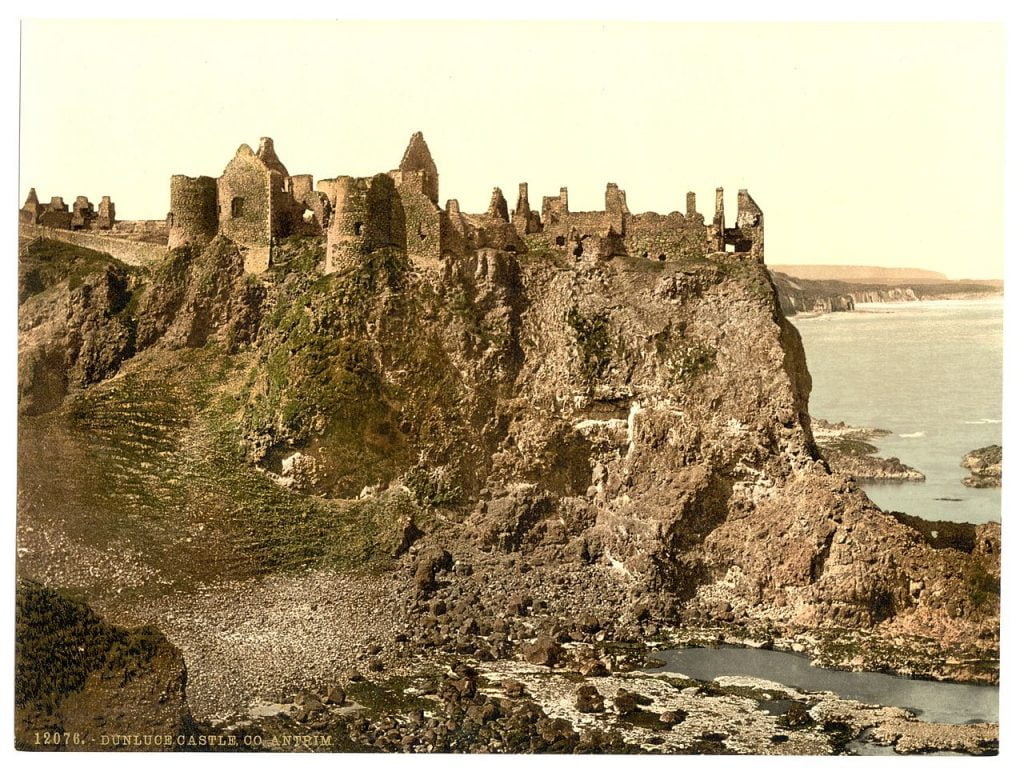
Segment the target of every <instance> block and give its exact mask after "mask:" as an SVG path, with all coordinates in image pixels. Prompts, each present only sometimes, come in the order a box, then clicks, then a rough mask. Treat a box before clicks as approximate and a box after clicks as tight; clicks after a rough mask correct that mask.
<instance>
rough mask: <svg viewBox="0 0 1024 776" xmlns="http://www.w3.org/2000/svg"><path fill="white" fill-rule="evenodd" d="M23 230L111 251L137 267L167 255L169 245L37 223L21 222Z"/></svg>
mask: <svg viewBox="0 0 1024 776" xmlns="http://www.w3.org/2000/svg"><path fill="white" fill-rule="evenodd" d="M21 232H22V234H25V235H28V236H32V237H45V238H47V239H50V240H59V241H60V242H63V243H68V244H69V245H77V246H79V247H81V248H89V249H91V250H94V251H100V252H102V253H109V254H110V255H111V256H113V257H114V258H115V259H118V260H120V261H123V262H124V263H125V264H132V265H134V266H136V267H142V266H146V265H148V264H152V263H154V262H157V261H159V260H160V259H162V258H163V257H164V256H165V255H167V247H166V246H164V245H156V244H154V243H148V242H136V241H134V240H124V239H119V238H117V237H109V236H107V235H105V234H99V233H97V232H88V231H72V230H70V229H53V228H51V227H47V226H37V225H35V224H21Z"/></svg>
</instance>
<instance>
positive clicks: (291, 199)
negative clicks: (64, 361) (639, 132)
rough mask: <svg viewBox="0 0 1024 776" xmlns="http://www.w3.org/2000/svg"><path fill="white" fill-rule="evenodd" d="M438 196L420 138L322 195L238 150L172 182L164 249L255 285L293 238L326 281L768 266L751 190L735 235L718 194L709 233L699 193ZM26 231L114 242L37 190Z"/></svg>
mask: <svg viewBox="0 0 1024 776" xmlns="http://www.w3.org/2000/svg"><path fill="white" fill-rule="evenodd" d="M438 196H439V178H438V172H437V165H436V164H435V163H434V160H433V157H432V156H431V153H430V149H429V147H428V146H427V143H426V140H425V139H424V138H423V134H422V133H420V132H417V133H415V134H414V135H413V136H412V138H411V139H410V141H409V144H408V146H407V148H406V150H405V153H404V154H403V155H402V159H401V161H400V162H399V165H398V168H397V169H394V170H391V171H390V172H387V173H378V174H377V175H373V176H369V177H352V176H348V175H340V176H337V177H335V178H328V179H324V180H320V181H318V182H317V184H316V188H314V186H313V176H311V175H291V174H289V172H288V169H287V167H285V165H284V163H283V162H282V161H281V159H280V158H279V157H278V155H277V152H276V150H275V148H274V141H273V140H271V139H270V138H267V137H264V138H261V139H260V143H259V146H258V149H257V150H256V151H253V149H252V148H251V147H250V146H248V145H246V144H243V145H241V146H239V148H238V150H237V151H236V152H235V155H234V157H233V158H232V159H231V160H230V161H229V162H228V164H227V166H226V167H225V168H224V172H223V173H222V174H221V176H220V177H219V178H211V177H207V176H199V177H196V178H192V177H189V176H186V175H175V176H173V177H172V178H171V191H170V211H169V212H168V214H167V222H166V228H167V246H168V247H169V248H182V247H186V246H192V247H195V248H202V246H204V245H205V244H207V243H208V242H209V241H210V240H212V239H213V238H214V237H215V236H216V235H218V234H219V235H223V236H225V237H227V238H229V239H231V240H232V241H234V242H235V243H236V244H237V245H238V246H239V247H240V249H241V250H242V252H243V254H244V255H245V267H246V270H247V271H249V272H252V273H260V272H262V271H264V270H266V269H267V268H268V267H270V265H271V264H272V262H273V259H274V248H275V246H276V245H277V244H278V243H279V241H280V240H283V239H285V238H287V237H290V236H293V235H309V236H317V235H322V236H324V237H326V240H327V258H326V262H325V267H324V270H325V272H328V273H331V272H336V271H339V270H341V269H344V268H346V267H352V266H358V264H359V263H360V262H362V261H364V257H365V256H366V255H368V254H370V253H373V252H374V251H378V250H383V249H394V250H398V251H403V252H405V253H406V254H407V255H408V256H409V257H410V259H412V261H413V262H414V263H415V264H417V265H419V266H423V267H442V266H444V265H445V264H446V263H448V262H450V261H451V260H452V259H453V258H454V257H456V256H465V255H468V254H471V253H473V252H480V251H487V252H491V251H506V252H510V253H525V252H526V251H527V250H528V245H529V247H533V248H537V247H546V248H547V249H549V250H553V251H556V252H562V253H564V254H565V255H566V256H567V257H568V258H571V259H575V260H584V259H586V260H604V259H610V258H612V257H613V256H631V257H635V258H640V259H648V260H651V261H687V260H693V259H699V258H703V257H705V256H708V255H710V254H714V253H723V252H730V251H731V252H732V253H734V254H735V255H736V257H737V259H744V258H745V259H748V260H751V261H756V262H760V263H763V262H764V214H763V213H762V211H761V209H760V208H759V207H758V205H757V203H756V202H755V201H754V199H753V198H752V197H751V196H750V194H749V193H748V192H747V190H746V189H740V191H739V194H738V197H737V217H736V223H735V225H734V226H732V227H727V226H726V225H725V206H724V192H723V190H722V189H721V188H719V189H717V190H716V192H715V214H714V217H713V218H712V220H711V222H710V223H706V222H705V219H704V216H703V215H701V214H700V213H699V212H698V211H697V196H696V194H695V193H694V192H692V191H691V192H688V193H687V194H686V210H685V212H682V213H681V212H678V211H676V212H672V213H669V214H668V215H661V214H658V213H639V214H634V213H631V212H630V211H629V207H628V206H627V204H626V192H625V191H623V190H622V189H620V188H619V187H618V186H617V185H616V184H615V183H609V184H608V185H607V187H606V190H605V207H604V209H603V210H595V211H573V210H571V209H570V208H569V192H568V189H566V188H562V189H561V190H560V192H559V193H558V195H557V196H545V197H543V198H542V200H541V209H540V211H537V210H532V209H531V206H530V198H529V188H528V185H527V184H526V183H520V184H519V192H518V197H517V199H516V206H515V209H514V210H511V211H510V210H509V205H508V201H507V200H506V199H505V196H504V194H503V193H502V191H501V189H499V188H495V189H494V190H493V191H492V194H491V201H490V205H489V206H488V208H487V211H486V212H485V213H479V214H472V213H464V212H462V210H461V208H460V207H459V203H458V200H455V199H450V200H448V201H447V202H446V203H445V206H444V208H443V209H442V208H441V207H440V206H439V200H438ZM20 220H21V222H22V223H23V224H26V225H29V224H31V225H35V226H44V227H49V228H53V229H64V230H68V229H70V230H111V229H112V228H113V227H114V224H115V215H114V203H113V202H111V201H110V198H109V197H103V199H102V201H101V202H100V206H99V210H98V211H97V210H95V209H94V207H93V205H92V203H91V202H89V200H88V198H86V197H78V198H76V200H75V202H74V205H73V207H72V208H70V209H69V208H68V206H67V205H66V204H65V203H64V201H63V199H61V198H60V197H54V198H53V199H52V200H51V201H50V203H49V204H46V205H44V204H41V203H40V202H39V199H38V197H37V196H36V192H35V189H32V190H31V191H30V192H29V195H28V198H27V199H26V201H25V205H24V206H23V207H22V208H21V211H20Z"/></svg>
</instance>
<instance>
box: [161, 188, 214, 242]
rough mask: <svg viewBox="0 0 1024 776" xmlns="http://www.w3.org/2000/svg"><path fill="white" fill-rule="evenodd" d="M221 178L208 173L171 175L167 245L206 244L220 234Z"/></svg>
mask: <svg viewBox="0 0 1024 776" xmlns="http://www.w3.org/2000/svg"><path fill="white" fill-rule="evenodd" d="M217 222H218V218H217V181H216V179H215V178H210V177H208V176H206V175H200V176H199V177H198V178H190V177H188V176H187V175H175V176H173V177H172V178H171V210H170V212H169V213H168V214H167V247H168V248H180V247H182V246H183V245H197V246H202V245H206V244H207V243H208V242H209V241H210V240H212V239H213V238H214V236H215V235H216V234H217V225H218V224H217Z"/></svg>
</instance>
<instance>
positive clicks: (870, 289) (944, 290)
mask: <svg viewBox="0 0 1024 776" xmlns="http://www.w3.org/2000/svg"><path fill="white" fill-rule="evenodd" d="M770 272H771V277H772V282H773V283H774V284H775V288H776V290H777V291H778V293H779V305H780V306H781V308H782V312H783V314H784V315H787V316H792V315H796V314H797V313H835V312H849V311H851V310H853V309H855V307H856V305H857V304H869V303H877V302H916V301H920V300H925V299H969V298H976V297H985V296H999V295H1001V294H1002V284H1001V282H999V281H946V282H935V281H933V280H924V279H922V280H914V281H907V280H904V281H903V282H901V283H899V284H887V283H851V282H848V281H844V280H806V279H804V278H797V277H793V276H792V275H787V274H785V273H783V272H779V271H778V270H777V269H775V270H771V271H770Z"/></svg>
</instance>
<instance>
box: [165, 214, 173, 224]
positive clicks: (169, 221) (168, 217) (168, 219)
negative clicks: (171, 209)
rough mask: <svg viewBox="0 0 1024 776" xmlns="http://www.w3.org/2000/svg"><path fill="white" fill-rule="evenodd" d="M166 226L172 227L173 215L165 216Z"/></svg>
mask: <svg viewBox="0 0 1024 776" xmlns="http://www.w3.org/2000/svg"><path fill="white" fill-rule="evenodd" d="M167 226H174V213H168V214H167Z"/></svg>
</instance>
